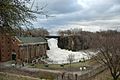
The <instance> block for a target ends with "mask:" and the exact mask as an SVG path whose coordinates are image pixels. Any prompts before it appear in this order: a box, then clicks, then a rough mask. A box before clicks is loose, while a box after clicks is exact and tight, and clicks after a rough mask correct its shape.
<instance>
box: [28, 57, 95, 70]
mask: <svg viewBox="0 0 120 80" xmlns="http://www.w3.org/2000/svg"><path fill="white" fill-rule="evenodd" d="M96 63H97V62H96V61H95V60H93V59H90V60H87V61H85V62H77V63H72V64H71V67H72V69H76V70H78V69H79V68H80V66H88V67H89V66H92V65H95V64H96ZM30 67H33V68H40V69H52V70H67V69H69V68H70V64H34V65H32V64H30Z"/></svg>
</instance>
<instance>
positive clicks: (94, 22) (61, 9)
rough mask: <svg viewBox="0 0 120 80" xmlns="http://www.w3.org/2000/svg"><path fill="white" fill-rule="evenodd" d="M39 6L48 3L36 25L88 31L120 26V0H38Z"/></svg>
mask: <svg viewBox="0 0 120 80" xmlns="http://www.w3.org/2000/svg"><path fill="white" fill-rule="evenodd" d="M35 4H36V5H38V6H39V7H41V6H44V5H46V4H47V6H46V8H45V9H44V11H45V13H47V14H49V15H50V16H52V17H49V18H45V17H44V16H41V15H37V21H35V22H33V25H34V27H43V28H46V29H48V30H49V31H50V32H51V34H52V33H55V32H56V31H57V30H66V29H71V28H82V29H83V30H87V31H99V30H107V29H117V30H119V27H120V0H36V1H35Z"/></svg>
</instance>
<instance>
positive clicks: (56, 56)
mask: <svg viewBox="0 0 120 80" xmlns="http://www.w3.org/2000/svg"><path fill="white" fill-rule="evenodd" d="M57 43H58V41H57V40H56V39H54V38H52V39H49V40H48V46H49V48H50V50H48V51H47V55H48V57H49V58H48V60H49V61H51V62H52V63H54V64H63V63H68V60H67V58H68V55H70V54H73V55H74V59H75V60H74V62H79V60H82V59H83V58H84V59H90V58H89V56H88V55H87V54H86V53H85V52H83V51H79V52H72V51H68V50H65V49H60V48H59V47H58V45H57Z"/></svg>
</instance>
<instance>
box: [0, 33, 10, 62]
mask: <svg viewBox="0 0 120 80" xmlns="http://www.w3.org/2000/svg"><path fill="white" fill-rule="evenodd" d="M11 45H12V41H11V36H10V35H0V57H1V58H0V61H2V62H3V61H8V60H11V52H12V51H11Z"/></svg>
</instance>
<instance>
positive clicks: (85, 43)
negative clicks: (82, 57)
mask: <svg viewBox="0 0 120 80" xmlns="http://www.w3.org/2000/svg"><path fill="white" fill-rule="evenodd" d="M89 43H90V42H89V37H88V36H84V37H83V36H63V37H60V39H59V40H58V46H59V47H60V48H62V49H68V50H72V51H79V50H85V49H88V48H89Z"/></svg>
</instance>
